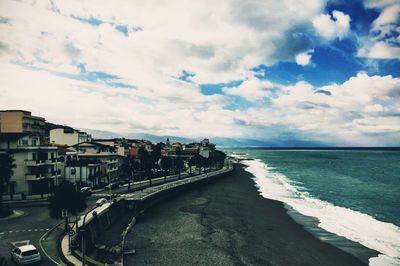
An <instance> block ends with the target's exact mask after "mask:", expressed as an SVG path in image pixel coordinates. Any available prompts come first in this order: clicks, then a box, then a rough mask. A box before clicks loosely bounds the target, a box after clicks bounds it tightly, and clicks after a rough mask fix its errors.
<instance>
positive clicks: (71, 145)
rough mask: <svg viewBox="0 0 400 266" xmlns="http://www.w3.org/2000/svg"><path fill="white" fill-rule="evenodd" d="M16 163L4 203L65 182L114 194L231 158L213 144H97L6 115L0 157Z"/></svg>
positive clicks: (1, 120)
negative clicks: (125, 186)
mask: <svg viewBox="0 0 400 266" xmlns="http://www.w3.org/2000/svg"><path fill="white" fill-rule="evenodd" d="M1 155H2V156H9V157H11V158H12V159H10V161H11V162H12V165H13V166H14V167H13V169H12V176H11V178H10V179H9V180H8V181H7V182H5V184H6V187H5V188H4V189H3V198H4V199H8V200H13V199H26V198H27V197H29V196H31V195H41V196H42V197H43V195H45V194H51V193H53V192H54V189H55V187H56V186H57V185H59V184H60V183H61V182H62V181H69V182H71V183H73V184H74V185H75V186H76V188H77V189H81V188H83V187H86V188H87V187H89V188H90V189H102V188H107V187H108V188H111V187H112V188H114V187H118V186H119V185H122V184H125V183H130V182H134V181H139V180H147V179H151V178H156V177H160V176H164V175H166V174H172V173H178V172H179V173H180V172H181V171H189V172H190V173H194V172H195V171H202V170H203V171H205V170H207V169H208V168H209V167H210V166H212V165H213V164H215V163H218V162H219V163H220V162H223V160H224V159H225V154H224V153H223V152H220V151H218V150H216V149H215V145H214V144H212V143H210V141H209V140H208V139H203V140H202V141H200V142H194V143H188V144H184V143H179V142H171V141H170V140H169V139H168V138H167V139H166V140H165V143H162V142H160V143H156V144H155V143H152V142H150V141H148V140H143V139H125V138H113V139H95V138H93V137H92V136H91V135H90V134H87V133H86V132H83V131H80V130H78V129H74V128H72V127H69V126H65V125H56V124H52V123H49V122H46V119H45V118H43V117H38V116H34V115H32V114H31V112H29V111H24V110H2V111H0V156H1Z"/></svg>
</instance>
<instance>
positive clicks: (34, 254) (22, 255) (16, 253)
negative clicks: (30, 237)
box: [11, 245, 41, 264]
mask: <svg viewBox="0 0 400 266" xmlns="http://www.w3.org/2000/svg"><path fill="white" fill-rule="evenodd" d="M11 259H12V260H13V261H14V262H15V263H17V264H30V263H36V262H39V261H40V260H41V257H40V253H39V251H38V250H37V249H36V248H35V246H34V245H25V246H20V247H17V248H14V249H13V250H12V251H11Z"/></svg>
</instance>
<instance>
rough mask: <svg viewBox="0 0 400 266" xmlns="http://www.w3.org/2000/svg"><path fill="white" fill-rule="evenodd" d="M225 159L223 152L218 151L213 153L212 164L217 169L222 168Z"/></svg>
mask: <svg viewBox="0 0 400 266" xmlns="http://www.w3.org/2000/svg"><path fill="white" fill-rule="evenodd" d="M225 158H226V153H225V152H222V151H219V150H215V151H214V154H213V160H214V162H216V163H217V166H218V167H222V166H223V165H224V161H225Z"/></svg>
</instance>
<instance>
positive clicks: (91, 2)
mask: <svg viewBox="0 0 400 266" xmlns="http://www.w3.org/2000/svg"><path fill="white" fill-rule="evenodd" d="M324 4H325V1H322V0H302V1H298V0H287V1H251V0H240V1H239V0H230V1H218V2H215V1H196V2H193V1H191V2H189V1H187V2H182V1H175V0H168V1H162V2H160V1H130V0H119V1H118V2H117V3H116V2H115V1H103V2H102V4H101V5H100V4H98V2H97V1H96V0H87V1H79V2H78V1H58V0H53V1H9V0H3V1H0V34H1V36H6V37H5V38H2V40H1V43H0V68H1V70H2V72H1V74H0V94H1V97H0V106H1V107H2V108H9V109H11V108H12V109H17V108H18V109H28V110H31V111H33V113H34V114H37V115H41V116H44V117H46V118H47V119H48V120H49V121H52V122H57V123H61V124H69V125H71V126H75V127H82V128H93V129H98V130H107V131H118V132H121V133H125V132H127V133H128V132H143V131H145V133H153V134H161V135H182V136H189V137H192V136H210V137H212V136H221V137H224V136H225V137H259V138H266V137H268V136H279V135H280V134H282V135H286V136H287V135H290V134H289V133H291V132H295V133H293V134H299V135H301V136H309V137H310V138H317V139H320V140H332V143H344V142H345V141H352V142H355V143H367V144H369V143H371V141H372V140H375V141H376V138H373V137H370V136H371V134H378V133H381V135H382V136H383V135H385V134H393V135H394V134H395V133H398V132H399V129H398V126H397V125H399V124H400V123H398V119H399V118H398V116H396V115H395V114H398V113H399V112H400V107H399V102H400V101H398V98H399V95H400V92H399V89H398V88H399V79H398V78H394V77H391V76H385V77H381V76H368V75H367V74H365V73H360V74H358V75H357V76H355V77H352V78H350V79H349V80H348V81H346V82H344V83H342V84H331V85H329V86H324V87H314V86H312V85H311V84H309V83H307V82H306V81H301V82H298V83H296V84H291V85H287V84H286V85H283V84H277V83H276V82H273V81H272V80H269V75H270V73H269V72H268V71H266V72H265V74H264V75H263V77H265V78H266V79H265V80H260V79H259V78H257V77H255V76H254V75H253V74H251V69H253V68H254V67H256V66H259V65H266V66H270V65H273V64H275V63H277V62H281V61H290V62H294V61H296V62H297V63H298V64H300V65H307V64H310V63H311V54H312V49H313V47H314V46H315V45H316V44H315V43H314V42H320V41H321V39H319V38H318V40H316V41H315V40H314V39H313V33H312V32H311V31H312V28H311V27H312V26H311V25H312V24H313V22H314V21H316V22H315V24H316V25H314V26H315V29H316V30H317V31H318V32H319V31H321V35H322V36H323V37H324V36H326V37H324V38H327V39H329V40H332V39H334V38H339V39H340V38H345V37H346V36H347V34H348V33H349V31H350V18H349V16H348V15H345V14H344V13H342V12H340V11H334V12H333V13H332V17H331V16H329V15H320V14H321V11H322V10H323V8H324ZM210 7H212V8H210ZM379 8H381V9H383V8H389V5H385V6H384V7H379ZM171 10H173V12H171ZM388 14H389V13H388ZM390 14H392V13H390ZM390 14H389V15H390ZM319 15H320V16H319ZM389 15H387V17H388V18H391V17H390V16H389ZM313 18H315V19H314V20H313ZM385 21H388V20H387V19H386V20H383V18H382V19H380V22H379V21H378V22H379V23H378V22H376V24H377V25H378V24H379V25H380V24H382V23H383V22H385ZM324 23H325V24H326V26H327V27H324V25H325V24H324ZM385 23H386V22H385ZM377 27H378V26H377ZM381 41H382V42H384V44H385V45H388V44H389V41H386V40H385V41H384V40H381ZM375 43H379V41H374V42H372V43H371V45H370V46H368V50H367V51H366V52H365V53H366V54H368V56H374V54H375V56H380V57H382V56H384V54H385V53H386V54H389V55H386V57H391V56H393V53H394V51H393V50H390V51H386V52H385V51H384V48H382V47H381V48H380V49H373V47H374V44H375ZM378 48H379V46H378ZM391 48H393V47H391ZM376 51H380V54H379V53H378V52H376ZM369 54H370V55H369ZM257 76H258V75H257ZM232 81H243V82H241V83H240V82H238V83H235V84H238V85H237V86H236V87H232V86H230V87H225V88H223V89H222V92H219V91H218V93H217V94H213V95H205V94H203V93H202V86H201V84H232ZM222 86H223V85H220V87H222ZM220 87H219V88H220ZM233 100H234V101H237V105H238V106H240V107H242V106H243V105H244V104H246V108H239V107H238V108H236V107H234V108H232V101H233ZM235 103H236V102H235ZM241 104H242V105H241ZM380 106H382V107H383V108H380ZM210 129H212V130H211V131H210ZM337 131H338V133H337V134H336V133H335V134H334V135H333V134H332V132H337ZM368 134H370V135H368ZM389 140H393V138H391V139H389V138H388V140H387V141H389Z"/></svg>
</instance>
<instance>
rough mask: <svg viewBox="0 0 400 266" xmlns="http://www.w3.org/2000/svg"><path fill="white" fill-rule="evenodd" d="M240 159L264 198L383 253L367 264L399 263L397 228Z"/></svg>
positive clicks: (399, 241)
mask: <svg viewBox="0 0 400 266" xmlns="http://www.w3.org/2000/svg"><path fill="white" fill-rule="evenodd" d="M242 162H243V163H244V164H245V165H246V166H247V167H246V168H245V170H246V171H248V172H250V173H252V174H253V175H254V181H255V182H256V184H257V188H258V191H259V192H260V194H261V195H262V196H263V197H264V198H268V199H274V200H278V201H281V202H284V203H286V204H288V205H289V206H291V207H292V208H294V209H295V210H296V211H298V212H299V213H301V214H303V215H306V216H312V217H316V218H318V219H319V227H321V228H322V229H324V230H326V231H328V232H331V233H334V234H336V235H339V236H343V237H345V238H347V239H350V240H353V241H356V242H359V243H361V244H362V245H364V246H366V247H368V248H371V249H374V250H376V251H378V252H380V253H382V254H380V255H379V256H378V257H374V258H371V259H370V260H369V264H370V265H400V228H399V227H397V226H395V225H393V224H391V223H385V222H381V221H378V220H376V219H375V218H373V217H371V216H369V215H367V214H364V213H361V212H357V211H353V210H351V209H348V208H344V207H338V206H335V205H333V204H331V203H329V202H326V201H322V200H319V199H316V198H313V197H311V196H309V194H308V193H307V192H301V191H299V190H298V189H296V186H295V185H293V184H291V183H290V181H289V180H288V179H287V178H286V176H284V175H282V174H280V173H277V172H274V171H271V168H269V167H268V165H266V164H265V163H263V162H262V161H260V160H258V159H257V160H245V161H242Z"/></svg>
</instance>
